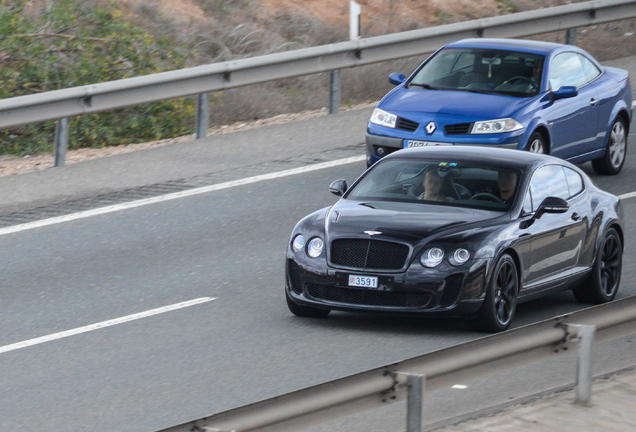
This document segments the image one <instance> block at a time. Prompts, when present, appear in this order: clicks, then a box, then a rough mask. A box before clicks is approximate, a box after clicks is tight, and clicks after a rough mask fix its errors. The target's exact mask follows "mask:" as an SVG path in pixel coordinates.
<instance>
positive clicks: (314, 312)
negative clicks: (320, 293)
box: [285, 294, 331, 318]
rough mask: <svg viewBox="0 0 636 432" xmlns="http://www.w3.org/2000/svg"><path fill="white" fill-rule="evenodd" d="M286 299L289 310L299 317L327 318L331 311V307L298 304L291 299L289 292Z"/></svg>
mask: <svg viewBox="0 0 636 432" xmlns="http://www.w3.org/2000/svg"><path fill="white" fill-rule="evenodd" d="M285 299H287V307H288V308H289V311H290V312H291V313H293V314H294V315H296V316H299V317H305V318H325V317H326V316H327V315H329V313H330V312H331V311H330V310H329V309H318V308H312V307H309V306H301V305H299V304H296V303H294V302H293V301H292V300H290V299H289V297H288V296H287V294H285Z"/></svg>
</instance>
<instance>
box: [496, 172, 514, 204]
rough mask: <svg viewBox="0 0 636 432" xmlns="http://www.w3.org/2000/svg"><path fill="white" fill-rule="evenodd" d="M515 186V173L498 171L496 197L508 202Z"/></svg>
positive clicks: (512, 195)
mask: <svg viewBox="0 0 636 432" xmlns="http://www.w3.org/2000/svg"><path fill="white" fill-rule="evenodd" d="M516 187H517V174H515V173H513V172H506V171H499V174H498V175H497V189H498V192H499V193H498V197H499V198H501V200H502V201H503V202H504V203H506V204H509V200H512V198H513V197H514V194H515V188H516Z"/></svg>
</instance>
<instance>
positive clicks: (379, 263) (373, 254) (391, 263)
mask: <svg viewBox="0 0 636 432" xmlns="http://www.w3.org/2000/svg"><path fill="white" fill-rule="evenodd" d="M408 256H409V247H408V246H406V245H403V244H401V243H393V242H388V241H382V240H367V239H338V240H334V241H333V242H332V243H331V263H332V264H335V265H339V266H343V267H353V268H361V269H375V270H400V269H401V268H402V267H404V264H405V263H406V259H407V258H408Z"/></svg>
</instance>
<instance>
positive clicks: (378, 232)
mask: <svg viewBox="0 0 636 432" xmlns="http://www.w3.org/2000/svg"><path fill="white" fill-rule="evenodd" d="M364 233H365V234H369V235H370V236H372V235H378V234H382V233H381V232H380V231H365V232H364Z"/></svg>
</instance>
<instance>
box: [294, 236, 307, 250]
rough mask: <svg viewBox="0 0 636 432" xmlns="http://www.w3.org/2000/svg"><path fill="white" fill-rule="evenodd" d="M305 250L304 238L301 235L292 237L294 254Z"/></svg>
mask: <svg viewBox="0 0 636 432" xmlns="http://www.w3.org/2000/svg"><path fill="white" fill-rule="evenodd" d="M304 248H305V237H303V235H302V234H298V235H297V236H296V237H294V241H293V242H292V249H293V250H294V252H300V251H301V250H303V249H304Z"/></svg>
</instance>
